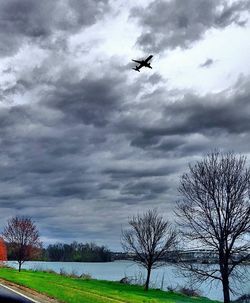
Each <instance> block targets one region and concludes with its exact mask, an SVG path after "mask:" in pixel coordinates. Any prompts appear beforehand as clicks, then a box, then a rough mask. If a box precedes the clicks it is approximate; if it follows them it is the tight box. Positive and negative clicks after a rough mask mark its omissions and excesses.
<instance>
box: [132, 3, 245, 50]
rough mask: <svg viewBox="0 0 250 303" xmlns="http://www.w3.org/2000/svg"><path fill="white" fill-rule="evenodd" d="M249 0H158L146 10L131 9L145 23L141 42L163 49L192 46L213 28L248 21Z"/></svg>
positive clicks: (141, 43)
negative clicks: (230, 1)
mask: <svg viewBox="0 0 250 303" xmlns="http://www.w3.org/2000/svg"><path fill="white" fill-rule="evenodd" d="M249 7H250V2H249V0H247V1H238V2H236V3H233V4H231V5H229V4H228V3H227V1H223V0H220V1H217V0H199V1H197V0H189V1H183V0H171V1H162V0H155V1H153V2H151V3H150V4H149V5H148V7H147V8H146V9H145V10H141V9H140V8H134V9H133V10H132V12H131V16H132V17H133V18H137V19H138V21H139V24H140V25H141V26H142V31H143V33H142V34H141V35H140V36H139V38H138V40H137V43H138V45H140V46H141V47H142V48H143V49H144V51H146V52H161V51H164V50H166V49H174V48H176V47H181V48H188V47H190V46H191V45H192V43H194V42H195V41H198V40H200V39H202V37H203V35H204V34H205V32H206V31H208V30H209V29H212V28H219V29H220V28H225V27H227V26H228V25H230V24H232V23H235V24H237V25H239V26H243V25H244V24H245V22H244V21H242V20H241V13H242V12H248V11H249Z"/></svg>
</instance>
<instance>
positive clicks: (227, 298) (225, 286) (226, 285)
mask: <svg viewBox="0 0 250 303" xmlns="http://www.w3.org/2000/svg"><path fill="white" fill-rule="evenodd" d="M222 285H223V296H224V303H230V290H229V280H228V276H227V275H223V277H222Z"/></svg>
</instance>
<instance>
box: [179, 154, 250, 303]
mask: <svg viewBox="0 0 250 303" xmlns="http://www.w3.org/2000/svg"><path fill="white" fill-rule="evenodd" d="M179 191H180V193H181V194H182V196H183V199H182V201H181V202H179V203H178V207H177V211H176V214H177V215H178V216H179V219H180V221H179V223H180V225H181V226H182V231H183V234H184V236H186V239H188V240H189V241H190V240H191V241H193V242H191V243H193V244H194V245H195V246H197V245H198V244H199V245H202V247H203V248H207V249H210V250H212V251H213V253H215V254H216V256H217V258H218V262H219V266H217V267H216V266H212V267H211V266H210V267H207V268H206V269H205V268H202V267H200V266H196V265H195V264H186V267H187V268H188V269H189V270H191V271H192V272H193V273H195V274H196V275H198V276H199V278H200V279H201V280H208V279H212V280H217V281H221V283H222V286H223V295H224V302H225V303H228V302H230V291H231V288H230V285H229V284H230V278H240V276H239V275H238V273H237V270H236V267H237V266H238V265H239V264H242V262H244V261H245V260H247V259H248V258H249V248H250V243H249V239H247V234H248V233H249V231H250V201H249V198H250V170H249V169H248V168H246V158H245V157H244V156H239V157H237V156H236V155H235V154H234V153H220V152H213V153H210V154H208V155H207V156H206V157H205V158H204V159H203V160H201V161H198V162H197V163H196V164H195V165H193V166H191V165H190V166H189V173H185V174H184V175H183V176H182V178H181V182H180V187H179ZM212 280H210V281H212Z"/></svg>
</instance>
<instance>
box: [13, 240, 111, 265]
mask: <svg viewBox="0 0 250 303" xmlns="http://www.w3.org/2000/svg"><path fill="white" fill-rule="evenodd" d="M8 260H15V257H14V256H13V255H12V251H11V249H8ZM33 260H42V261H61V262H109V261H111V252H110V251H109V250H108V249H107V248H106V247H105V246H98V245H96V244H94V243H78V242H73V243H71V244H65V243H56V244H50V245H49V246H48V247H47V248H43V249H41V251H40V254H39V255H38V256H37V257H36V258H33Z"/></svg>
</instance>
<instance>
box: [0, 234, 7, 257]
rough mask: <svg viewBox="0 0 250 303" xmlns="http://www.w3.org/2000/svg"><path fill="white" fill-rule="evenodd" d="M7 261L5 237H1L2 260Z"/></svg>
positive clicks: (0, 251)
mask: <svg viewBox="0 0 250 303" xmlns="http://www.w3.org/2000/svg"><path fill="white" fill-rule="evenodd" d="M2 261H7V249H6V245H5V243H4V241H3V239H1V238H0V262H2Z"/></svg>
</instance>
